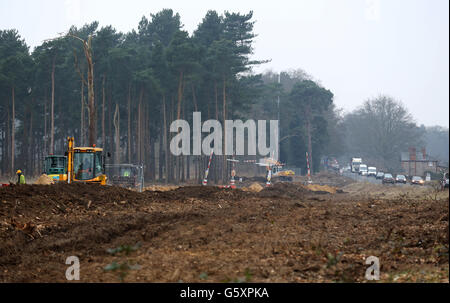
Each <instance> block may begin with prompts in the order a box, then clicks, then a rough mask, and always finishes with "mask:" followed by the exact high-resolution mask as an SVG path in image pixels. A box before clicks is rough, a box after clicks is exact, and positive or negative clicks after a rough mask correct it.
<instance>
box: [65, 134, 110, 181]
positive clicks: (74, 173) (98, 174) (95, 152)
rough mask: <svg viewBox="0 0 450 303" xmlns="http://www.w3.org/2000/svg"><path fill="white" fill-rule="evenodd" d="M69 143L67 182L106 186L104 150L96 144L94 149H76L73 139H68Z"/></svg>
mask: <svg viewBox="0 0 450 303" xmlns="http://www.w3.org/2000/svg"><path fill="white" fill-rule="evenodd" d="M67 141H68V145H67V182H68V183H72V182H84V183H98V184H101V185H106V175H105V155H104V154H103V148H99V147H96V146H95V144H94V145H93V146H92V147H75V143H74V138H73V137H68V138H67ZM108 156H109V153H108Z"/></svg>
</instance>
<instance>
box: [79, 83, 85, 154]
mask: <svg viewBox="0 0 450 303" xmlns="http://www.w3.org/2000/svg"><path fill="white" fill-rule="evenodd" d="M85 134H86V132H85V130H84V81H81V113H80V140H81V146H85V145H86V138H85Z"/></svg>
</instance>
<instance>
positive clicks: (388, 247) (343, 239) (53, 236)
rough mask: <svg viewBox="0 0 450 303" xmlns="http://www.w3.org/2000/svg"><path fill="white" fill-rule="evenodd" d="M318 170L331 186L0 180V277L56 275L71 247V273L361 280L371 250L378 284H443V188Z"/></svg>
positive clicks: (125, 277)
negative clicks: (355, 180)
mask: <svg viewBox="0 0 450 303" xmlns="http://www.w3.org/2000/svg"><path fill="white" fill-rule="evenodd" d="M322 177H323V178H324V179H326V182H324V183H326V184H327V185H328V186H331V185H332V184H331V183H332V182H331V181H330V180H331V179H334V180H336V182H335V184H334V185H335V186H336V188H337V189H338V190H337V191H336V193H330V192H326V191H320V190H316V191H313V190H310V189H309V188H308V187H307V186H304V185H302V184H301V183H300V182H292V183H278V184H275V185H273V186H272V187H269V188H264V189H263V190H261V191H259V192H251V191H243V190H240V189H223V188H222V189H221V188H217V187H213V186H206V187H201V186H186V187H179V188H176V189H171V190H167V191H158V190H152V191H151V190H148V191H144V192H143V193H138V192H134V191H129V190H127V189H123V188H119V187H110V186H99V185H90V184H71V185H67V184H54V185H24V186H6V187H2V188H0V281H1V282H67V279H66V270H67V269H68V268H69V266H70V265H71V264H69V265H66V259H67V258H68V257H70V256H76V257H78V259H79V262H80V282H118V281H125V282H179V281H182V282H367V280H366V279H365V273H366V270H367V268H368V267H369V266H370V265H367V264H366V263H365V261H366V258H367V257H369V256H376V257H378V258H379V261H380V280H379V282H447V283H448V281H449V278H448V277H449V272H448V269H449V263H448V260H449V259H448V258H449V257H448V246H449V232H448V223H449V218H448V212H449V199H448V191H445V192H437V190H435V189H433V188H432V187H429V188H428V189H424V187H421V188H419V187H413V186H412V187H410V188H407V189H404V188H402V190H401V191H400V190H398V189H397V188H395V187H389V186H385V187H383V186H382V185H380V186H378V188H374V186H375V185H373V184H370V185H369V184H367V185H365V184H357V187H356V185H354V184H351V183H352V182H350V181H348V180H346V179H342V178H339V177H333V178H328V177H324V176H322ZM329 179H330V180H329ZM330 184H331V185H330ZM261 185H263V186H264V183H261ZM365 186H367V188H366V189H365ZM371 193H374V194H371Z"/></svg>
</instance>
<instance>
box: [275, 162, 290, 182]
mask: <svg viewBox="0 0 450 303" xmlns="http://www.w3.org/2000/svg"><path fill="white" fill-rule="evenodd" d="M294 175H295V173H294V171H292V170H290V169H286V170H285V169H283V166H281V165H274V166H272V176H273V177H279V178H280V180H281V181H292V180H293V178H292V177H293V176H294Z"/></svg>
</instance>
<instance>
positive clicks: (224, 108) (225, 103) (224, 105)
mask: <svg viewBox="0 0 450 303" xmlns="http://www.w3.org/2000/svg"><path fill="white" fill-rule="evenodd" d="M226 85H227V82H226V79H225V76H224V77H223V86H222V94H223V109H222V110H223V124H222V125H223V145H222V146H223V153H222V159H223V161H222V179H223V182H224V183H225V182H226V179H227V157H226V155H225V151H226V146H225V145H226V139H225V138H226V129H225V120H226V119H227V93H226Z"/></svg>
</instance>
